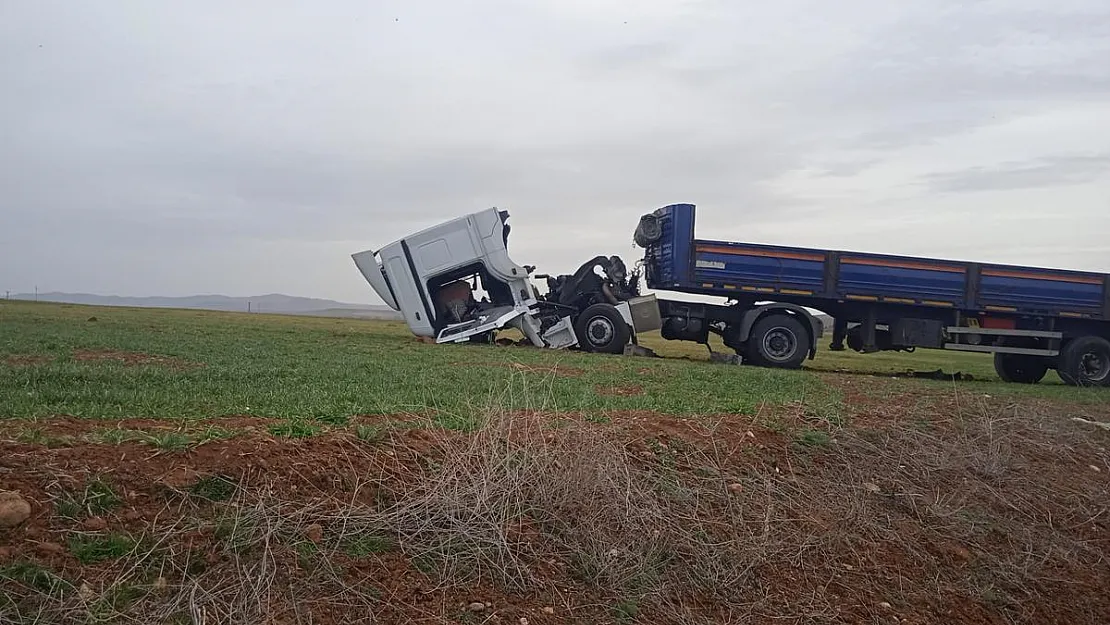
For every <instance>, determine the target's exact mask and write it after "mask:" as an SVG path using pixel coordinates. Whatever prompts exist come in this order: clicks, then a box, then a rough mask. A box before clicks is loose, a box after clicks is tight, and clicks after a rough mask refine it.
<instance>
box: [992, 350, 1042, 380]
mask: <svg viewBox="0 0 1110 625" xmlns="http://www.w3.org/2000/svg"><path fill="white" fill-rule="evenodd" d="M994 370H995V372H996V373H998V377H1000V378H1002V381H1003V382H1013V383H1015V384H1036V383H1037V382H1040V381H1041V380H1043V379H1044V376H1045V374H1046V373H1048V362H1046V361H1045V359H1044V358H1041V357H1039V356H1023V355H1021V354H995V355H994Z"/></svg>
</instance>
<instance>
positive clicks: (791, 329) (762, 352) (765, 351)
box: [744, 315, 809, 369]
mask: <svg viewBox="0 0 1110 625" xmlns="http://www.w3.org/2000/svg"><path fill="white" fill-rule="evenodd" d="M808 345H809V333H808V332H807V331H806V329H805V326H803V325H802V322H801V321H799V320H798V319H797V318H796V317H794V316H793V315H767V316H766V317H763V318H762V319H760V320H759V321H757V322H755V325H754V326H752V331H751V334H749V335H748V345H747V348H746V349H745V350H744V353H745V355H746V356H747V357H748V359H749V360H751V361H752V362H753V363H754V364H757V365H760V366H763V367H776V368H779V369H797V368H798V367H800V366H802V363H803V362H805V359H806V356H807V355H808V353H809V348H808V347H807V346H808Z"/></svg>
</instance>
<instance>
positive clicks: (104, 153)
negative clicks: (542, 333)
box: [0, 0, 1110, 299]
mask: <svg viewBox="0 0 1110 625" xmlns="http://www.w3.org/2000/svg"><path fill="white" fill-rule="evenodd" d="M217 6H218V7H219V11H213V10H211V8H212V7H217ZM626 13H628V14H627V15H626ZM1108 28H1110V5H1106V4H1105V3H1104V2H1099V1H1098V0H1076V1H1074V2H1070V3H1060V4H1058V5H1054V6H1047V7H1041V8H1039V9H1037V10H1036V11H1031V10H1025V9H1022V8H1021V6H1015V5H1014V3H1012V2H978V3H966V2H955V1H954V0H953V1H949V0H943V1H942V0H937V1H936V2H931V3H928V5H927V6H926V5H909V4H906V3H889V2H880V1H879V0H863V1H861V2H858V3H852V4H849V5H837V6H836V7H832V6H831V5H828V4H827V3H823V2H808V1H804V0H797V1H793V2H783V3H775V4H752V3H737V2H730V1H726V0H703V1H699V2H683V3H674V2H670V1H668V0H651V1H645V2H644V3H642V4H640V5H638V6H637V10H636V11H635V12H634V14H632V13H630V12H628V10H627V9H625V8H623V7H622V6H618V5H617V4H614V3H605V2H602V3H587V2H569V3H568V2H557V1H556V0H540V1H537V2H535V3H514V2H509V1H508V0H482V1H479V2H474V3H465V6H464V5H463V4H459V3H451V2H429V3H426V4H419V5H417V4H414V3H406V2H384V1H383V2H381V3H353V2H338V3H333V4H332V5H329V8H328V9H327V10H326V11H325V10H319V9H316V8H307V5H306V8H299V7H295V6H284V5H275V4H273V3H269V2H252V1H248V0H243V1H242V2H237V3H234V4H232V5H226V3H225V4H221V5H216V4H212V5H205V4H204V3H201V4H182V5H173V4H164V3H149V2H126V1H124V0H120V1H119V2H115V3H110V4H109V5H97V6H96V7H93V6H92V5H79V6H74V5H73V4H72V3H66V2H55V3H50V2H49V1H48V0H42V1H41V2H25V3H17V2H10V3H3V5H2V6H0V80H2V81H3V84H4V85H5V87H6V91H5V97H4V98H0V189H3V194H2V195H0V288H8V286H7V285H9V284H10V285H11V287H10V288H12V289H13V290H29V288H30V286H31V285H29V284H27V281H28V280H35V281H38V282H41V283H42V284H41V286H43V287H44V288H53V289H58V290H86V291H115V292H121V293H125V294H135V295H140V294H167V295H173V294H187V293H188V292H191V291H195V290H210V291H229V292H230V291H235V292H258V291H263V290H268V291H280V290H287V291H294V290H298V292H297V294H303V295H317V296H326V297H332V298H339V299H356V298H358V299H362V298H366V297H368V295H367V289H366V287H365V285H364V284H363V283H362V282H361V279H360V278H359V277H358V276H357V273H356V272H353V271H350V267H349V264H350V263H349V259H348V257H347V255H348V254H349V253H350V252H352V251H355V250H357V249H363V248H364V247H372V246H376V245H381V244H383V243H386V242H388V241H391V240H393V239H395V238H396V237H399V236H402V235H404V234H406V233H408V232H411V231H413V230H416V229H418V228H422V227H425V226H428V225H431V224H433V223H436V222H437V221H441V220H444V219H448V218H451V217H454V216H457V215H459V214H461V213H464V212H468V211H472V210H478V209H481V208H485V207H487V206H492V205H498V206H501V207H504V208H508V209H509V210H510V211H511V212H512V213H513V220H514V226H515V227H514V235H513V242H512V245H513V250H514V252H513V253H514V256H518V257H519V258H520V259H521V260H524V261H527V262H530V263H535V264H540V265H541V266H545V268H553V269H555V268H557V269H563V270H567V269H573V268H574V264H575V263H576V262H580V261H579V259H580V258H588V257H590V256H593V255H595V254H597V253H627V252H628V251H629V250H628V247H627V246H628V244H629V238H630V229H631V226H632V225H633V224H634V222H635V220H636V218H637V217H638V216H639V215H640V214H641V213H643V212H646V211H648V210H651V209H653V208H655V207H657V206H660V205H662V204H666V203H670V202H680V201H690V202H695V203H697V204H699V205H700V206H703V207H705V210H703V211H702V212H701V213H699V233H702V234H704V235H705V236H712V237H726V236H728V237H735V238H741V239H743V238H747V237H754V236H763V237H774V238H775V239H776V240H775V242H778V243H785V244H794V243H796V244H805V243H806V242H810V243H813V244H815V245H816V244H827V245H830V246H837V245H839V243H841V242H844V243H845V244H847V243H848V242H851V241H854V240H855V239H852V238H851V236H852V233H853V232H854V231H858V230H861V229H864V228H863V226H864V225H866V226H867V227H872V228H875V229H877V230H878V231H884V229H885V231H887V232H893V231H895V230H896V229H897V226H891V225H889V222H888V223H887V225H883V224H879V223H877V222H876V221H875V220H874V218H873V216H874V214H876V213H875V211H876V210H881V211H882V214H883V215H886V216H889V217H890V218H891V219H895V218H897V217H899V216H915V215H920V214H922V213H926V212H930V211H935V210H937V209H934V208H932V206H931V204H930V202H931V201H933V200H943V199H944V198H945V197H948V196H951V195H954V194H952V193H948V192H949V191H953V190H958V189H961V188H983V189H986V191H984V193H992V192H996V191H997V192H1001V191H1003V190H1005V189H1008V188H1014V186H1015V184H1016V183H1019V182H1021V181H1025V183H1026V184H1029V181H1037V182H1036V184H1037V185H1044V184H1058V183H1061V184H1062V183H1068V182H1069V181H1089V182H1090V183H1091V184H1093V183H1094V182H1097V179H1096V177H1095V176H1096V173H1095V172H1096V169H1097V167H1098V166H1100V164H1099V163H1096V162H1093V161H1092V162H1081V161H1076V160H1071V161H1069V160H1068V158H1070V157H1061V158H1057V157H1058V155H1060V154H1065V155H1067V154H1077V153H1091V154H1104V153H1108V152H1107V151H1108V150H1110V145H1106V143H1105V140H1104V139H1103V138H1104V137H1106V136H1110V131H1108V129H1107V126H1106V125H1105V124H1104V123H1102V122H1101V121H1099V119H1098V118H1096V117H1092V118H1091V121H1090V126H1091V127H1090V129H1089V132H1086V133H1084V136H1083V137H1081V138H1080V139H1076V140H1070V141H1069V142H1064V139H1065V138H1066V137H1057V136H1052V135H1051V133H1049V132H1046V131H1037V129H1035V128H1030V127H1026V126H1021V120H1022V119H1023V116H1024V115H1027V114H1031V113H1040V112H1045V111H1048V112H1054V111H1062V113H1061V114H1062V115H1067V111H1068V110H1069V107H1072V106H1075V105H1077V103H1083V102H1102V101H1105V100H1106V98H1107V97H1110V69H1108V68H1107V66H1106V64H1105V63H1104V62H1103V61H1104V59H1105V58H1107V56H1110V47H1108V46H1110V43H1108V42H1110V32H1108V31H1107V29H1108ZM40 45H41V46H42V47H39V46H40ZM1003 122H1007V123H1014V124H1017V126H1015V127H1020V128H1024V130H1023V131H1026V132H1029V133H1030V136H1031V137H1034V139H1031V140H1030V141H1036V142H1037V144H1036V145H1035V146H1033V145H1032V144H1031V147H1030V149H1031V150H1032V149H1034V148H1036V149H1037V150H1042V151H1043V154H1044V156H1043V158H1042V159H1041V160H1037V161H1030V162H1025V161H1022V162H1020V163H1013V162H1010V161H1015V157H1014V155H1012V154H1009V153H1007V152H1006V151H1005V150H1004V149H1002V148H999V149H998V150H997V151H995V152H994V153H991V154H987V155H984V157H983V158H984V159H985V160H984V161H983V162H981V163H976V164H975V166H973V167H972V168H971V169H968V170H964V171H952V170H953V168H954V166H953V165H952V164H951V163H948V162H946V161H945V160H944V159H938V158H937V157H936V156H935V155H925V156H921V155H918V156H915V157H914V158H920V159H923V160H922V161H921V162H919V163H918V162H915V163H914V168H915V171H920V172H922V174H923V175H925V178H924V179H923V180H924V184H919V185H917V186H916V187H914V188H912V189H908V188H906V184H907V183H906V182H905V181H904V180H895V179H884V178H881V177H879V178H874V177H870V178H868V176H870V175H872V174H871V172H873V171H874V170H876V169H877V168H879V167H880V166H881V165H882V164H883V163H885V162H888V161H890V160H891V159H896V158H899V157H906V155H907V154H910V153H911V152H912V150H913V149H914V148H915V147H919V146H928V145H931V144H932V143H934V142H936V141H938V140H941V139H943V138H959V137H966V136H967V135H968V134H969V133H970V132H971V131H972V130H974V129H977V128H981V127H983V126H989V125H1000V124H1002V123H1003ZM1022 158H1024V156H1022ZM1100 158H1101V157H1100ZM1054 159H1055V160H1054ZM1104 165H1105V163H1101V166H1104ZM799 172H810V173H811V174H813V176H814V177H816V178H819V179H820V178H827V179H832V180H834V181H836V182H837V184H841V185H844V188H845V189H848V190H846V191H839V193H841V194H843V195H849V196H850V195H851V194H852V193H857V192H858V194H859V195H860V197H859V199H858V200H856V198H854V197H851V198H850V199H851V201H850V202H848V201H845V200H844V199H843V197H834V195H833V194H832V192H829V191H820V190H814V188H811V187H807V185H809V184H810V183H811V182H812V181H811V180H810V179H808V178H806V177H804V176H801V177H799V176H798V173H799ZM930 174H932V175H931V176H930ZM795 179H798V183H797V186H796V187H792V186H791V185H790V184H784V183H782V182H781V181H783V180H795ZM991 180H993V182H991ZM992 185H993V186H992ZM853 186H854V187H858V191H857V190H856V189H853V188H852V187H853ZM912 194H920V195H912ZM1089 194H1090V195H1089V196H1086V199H1085V200H1084V201H1081V202H1076V203H1074V204H1073V205H1072V206H1073V208H1072V210H1074V211H1087V214H1091V213H1092V212H1093V211H1096V210H1097V211H1102V210H1103V209H1104V207H1103V206H1102V204H1100V203H1099V202H1100V201H1101V197H1104V196H1099V195H1098V191H1090V192H1089ZM895 200H896V201H895ZM829 206H835V207H836V208H829ZM944 210H951V211H954V213H956V214H958V213H959V211H960V210H961V209H960V208H958V207H956V208H948V209H944ZM1028 210H1032V209H1028ZM784 224H785V225H784ZM846 224H851V226H848V225H846ZM830 233H835V237H836V238H832V239H830V238H827V237H829V236H832V235H831V234H830ZM823 237H825V238H823ZM892 240H894V238H893V237H892ZM932 240H933V241H934V243H935V244H936V245H938V246H940V245H941V244H942V243H944V242H945V240H944V238H943V237H940V236H939V235H938V237H935V238H934V239H932ZM1092 246H1095V245H1094V244H1093V243H1092ZM1095 247H1097V246H1095ZM937 249H942V248H940V247H938V248H937ZM892 251H897V250H892ZM1046 253H1047V252H1046ZM182 267H190V268H191V269H190V271H189V273H188V275H184V274H182V270H181V268H182ZM67 268H70V269H67ZM73 268H79V269H73ZM199 272H207V273H205V274H203V275H201V274H200V273H199ZM283 284H284V285H288V286H285V287H283V286H282V285H283ZM206 285H207V286H206ZM252 285H258V286H257V287H252ZM263 285H265V286H264V287H263Z"/></svg>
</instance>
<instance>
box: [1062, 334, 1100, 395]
mask: <svg viewBox="0 0 1110 625" xmlns="http://www.w3.org/2000/svg"><path fill="white" fill-rule="evenodd" d="M1056 372H1057V373H1059V374H1060V379H1061V380H1063V381H1064V383H1065V384H1070V385H1072V386H1110V341H1107V340H1106V339H1104V338H1102V337H1100V336H1081V337H1079V338H1077V339H1073V340H1072V341H1071V342H1069V343H1068V344H1067V345H1065V346H1064V349H1063V350H1062V351H1061V352H1060V357H1059V365H1058V366H1057V368H1056Z"/></svg>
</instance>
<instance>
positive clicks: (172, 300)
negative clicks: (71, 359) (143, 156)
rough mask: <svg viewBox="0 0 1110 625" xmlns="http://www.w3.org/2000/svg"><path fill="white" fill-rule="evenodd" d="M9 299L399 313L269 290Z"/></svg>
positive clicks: (351, 313) (304, 312)
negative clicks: (232, 293)
mask: <svg viewBox="0 0 1110 625" xmlns="http://www.w3.org/2000/svg"><path fill="white" fill-rule="evenodd" d="M11 298H12V299H21V300H34V299H37V300H38V301H42V302H59V303H63V304H88V305H92V306H133V307H139V308H193V309H202V310H221V311H234V312H261V313H274V314H282V315H318V316H328V317H365V318H374V319H400V318H401V317H400V315H399V314H398V313H397V312H396V311H394V310H393V309H391V308H389V307H387V306H371V305H368V304H350V303H347V302H337V301H335V300H330V299H318V298H314V297H296V296H292V295H282V294H279V293H271V294H268V295H256V296H251V297H230V296H227V295H189V296H185V297H124V296H119V295H93V294H89V293H58V292H51V293H39V294H37V295H35V294H33V293H16V294H13V295H12V296H11Z"/></svg>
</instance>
